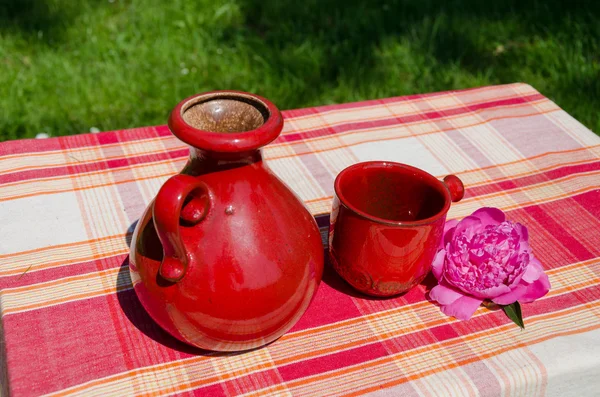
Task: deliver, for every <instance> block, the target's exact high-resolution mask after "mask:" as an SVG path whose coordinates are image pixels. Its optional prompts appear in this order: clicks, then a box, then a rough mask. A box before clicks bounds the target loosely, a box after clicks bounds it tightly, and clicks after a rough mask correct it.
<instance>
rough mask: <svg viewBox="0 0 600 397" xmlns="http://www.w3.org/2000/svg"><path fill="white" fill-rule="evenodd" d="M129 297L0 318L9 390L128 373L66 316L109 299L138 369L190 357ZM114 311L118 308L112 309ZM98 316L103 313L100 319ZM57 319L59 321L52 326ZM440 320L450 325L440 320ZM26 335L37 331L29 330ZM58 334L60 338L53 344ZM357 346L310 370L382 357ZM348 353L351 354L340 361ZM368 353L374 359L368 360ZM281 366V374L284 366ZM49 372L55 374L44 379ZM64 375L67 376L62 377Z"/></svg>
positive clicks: (394, 342)
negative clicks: (46, 340)
mask: <svg viewBox="0 0 600 397" xmlns="http://www.w3.org/2000/svg"><path fill="white" fill-rule="evenodd" d="M322 287H326V286H322ZM321 289H326V288H321ZM321 289H320V290H321ZM133 294H134V292H133V291H131V290H129V291H124V292H121V293H120V294H119V295H117V296H115V295H111V296H109V297H108V298H107V299H108V300H107V299H102V298H93V299H88V300H84V301H78V302H71V303H67V304H64V305H59V306H52V307H48V308H45V309H43V310H38V311H33V312H27V313H17V314H14V315H11V316H6V317H4V319H3V320H4V325H5V331H6V335H9V337H10V338H11V339H10V340H8V341H7V344H8V345H10V346H13V348H12V350H9V351H8V357H9V368H10V369H11V370H12V371H15V372H14V373H11V379H13V383H12V385H14V387H15V390H12V391H13V392H14V393H16V392H17V391H21V390H19V389H18V387H20V385H22V384H27V385H30V384H36V385H39V387H40V389H39V390H37V389H36V391H39V394H41V393H46V392H50V391H52V390H56V389H58V388H66V387H69V386H73V385H75V384H80V383H82V382H86V381H88V380H91V379H95V378H100V377H103V376H109V375H111V374H116V373H120V372H123V371H125V369H123V368H124V367H125V365H124V363H122V361H119V362H120V363H121V364H118V363H115V362H114V357H112V356H113V355H112V354H111V352H113V351H118V350H114V349H115V347H116V346H113V347H112V348H111V346H110V345H111V344H114V343H118V336H117V335H118V332H117V331H116V330H114V329H113V331H110V332H108V331H109V330H110V329H111V327H110V326H109V325H108V323H107V324H102V323H100V324H99V323H97V322H96V323H94V324H89V323H86V322H85V320H84V319H85V317H81V316H74V315H70V314H73V313H75V312H81V311H83V312H90V313H99V314H100V316H97V318H100V320H101V321H102V319H104V321H105V322H106V321H108V317H111V316H110V314H109V312H110V306H111V304H108V303H107V301H109V300H113V301H114V300H117V299H118V301H119V305H120V306H121V307H122V308H124V311H116V312H115V313H114V314H115V315H117V316H119V317H120V321H119V322H118V323H119V324H122V327H123V328H122V329H120V330H119V331H120V332H121V333H122V334H123V335H126V336H127V335H128V336H127V337H128V338H133V336H135V337H136V339H135V343H130V344H129V345H128V347H129V348H132V349H136V352H137V353H136V356H137V358H138V360H137V362H136V366H137V367H144V366H148V365H154V364H157V363H161V362H170V361H173V360H178V359H181V358H186V357H191V356H192V354H193V353H194V352H195V351H194V350H193V349H190V348H188V347H187V346H185V345H183V344H181V343H180V342H177V341H176V340H175V339H174V338H172V337H170V336H168V335H166V334H165V333H164V331H162V330H161V329H160V328H159V327H158V326H157V325H156V324H155V323H154V322H153V321H152V320H151V319H150V318H149V316H148V315H147V314H146V313H145V311H144V310H143V309H142V308H141V306H140V305H139V302H138V301H137V300H136V299H135V295H133ZM336 294H337V295H338V296H341V295H342V293H341V292H337V293H334V294H332V295H331V296H330V298H331V299H335V297H336V296H335V295H336ZM422 299H423V298H422ZM598 299H600V286H599V285H594V286H591V287H588V288H583V289H582V290H579V291H575V292H570V293H566V294H563V295H559V296H553V297H550V298H547V299H544V300H541V301H538V302H536V303H535V304H533V305H523V311H524V313H525V320H527V316H531V315H535V314H541V313H549V312H555V311H558V310H562V309H566V308H569V307H572V306H575V305H579V304H581V303H589V302H593V301H596V300H598ZM329 302H330V301H329V300H321V301H318V300H315V302H313V304H312V305H311V307H310V309H309V310H310V311H312V312H314V311H323V309H324V308H326V309H327V311H328V312H330V308H329ZM114 307H116V305H115V306H114ZM103 312H104V315H102V313H103ZM309 315H311V314H310V313H309V312H307V314H306V315H305V316H309ZM125 317H127V319H128V320H129V321H127V319H126V318H125ZM358 317H360V315H358ZM57 319H58V320H59V321H57ZM323 320H325V318H323ZM70 321H72V324H71V323H69V324H66V323H68V322H70ZM441 321H447V320H446V319H442V320H441ZM330 322H331V320H330ZM507 323H509V320H507V319H506V317H505V316H504V315H503V314H502V313H500V312H495V313H488V314H486V315H484V316H478V317H475V318H473V319H472V320H471V321H469V323H468V324H467V323H462V322H455V323H453V324H452V326H453V328H454V330H455V331H456V332H457V333H458V334H459V335H463V336H464V335H468V334H472V333H474V332H477V331H486V330H489V329H493V328H494V327H496V326H498V325H499V324H507ZM465 324H467V325H465ZM323 325H325V324H323ZM414 325H418V324H414ZM440 325H445V324H440ZM98 328H102V329H103V332H96V330H97V329H98ZM25 330H27V332H24V331H25ZM31 330H33V331H34V332H31ZM140 331H141V332H140ZM40 335H48V337H50V336H51V337H53V338H54V340H55V341H56V343H55V344H54V345H53V349H54V350H56V351H61V352H62V353H61V354H58V355H57V354H55V353H54V352H47V351H44V350H43V348H47V346H46V345H44V346H40V349H41V350H39V351H36V352H35V357H36V359H37V360H40V362H47V363H48V364H50V365H48V366H47V367H46V372H45V373H42V372H40V371H35V370H34V367H35V366H36V365H37V364H36V362H38V361H35V360H32V359H31V357H30V356H29V355H28V354H26V352H25V350H27V349H29V350H30V346H34V345H36V343H35V340H36V338H38V337H40ZM438 335H439V334H438ZM57 336H59V339H57ZM14 338H19V340H18V341H17V340H14ZM436 339H437V337H436V336H434V334H433V333H432V332H431V331H430V330H429V329H426V328H423V329H421V330H418V331H416V332H413V333H410V334H407V333H404V332H403V334H402V335H399V336H397V337H393V338H391V339H389V340H387V341H384V342H381V343H383V344H384V346H385V347H386V349H387V350H388V352H390V353H395V352H400V351H404V350H407V349H411V348H415V347H419V346H424V345H429V344H432V343H435V342H436ZM74 340H75V341H74ZM156 340H159V341H160V343H156V342H155V341H156ZM355 342H356V341H355ZM358 342H359V343H363V344H368V345H369V346H368V347H367V346H363V347H360V349H365V350H357V349H359V348H358V347H353V348H351V349H348V350H346V351H342V352H336V353H335V354H336V356H335V357H337V359H336V360H333V361H330V360H328V359H327V358H323V357H321V358H314V359H311V360H315V361H314V362H313V365H312V367H311V368H314V369H315V372H314V373H318V372H322V370H325V368H326V367H327V366H331V369H334V366H336V365H337V364H336V362H339V363H341V365H339V367H340V368H341V367H345V366H348V365H351V364H352V362H353V361H352V360H357V359H358V358H359V357H360V356H361V355H362V356H363V357H370V358H367V360H372V359H375V358H377V357H378V356H380V354H381V351H380V350H376V349H378V348H376V347H373V346H376V345H377V344H378V343H380V342H378V341H377V340H372V341H370V340H364V341H358ZM82 343H83V344H85V346H83V345H82V346H79V345H80V344H82ZM90 346H91V347H90ZM169 348H171V349H175V350H173V351H172V353H173V354H175V356H174V357H175V358H172V357H169V350H170V349H169ZM80 349H85V350H84V351H86V355H81V354H78V353H79V352H80V351H82V350H80ZM186 349H187V350H186ZM163 350H164V352H163ZM196 352H197V351H196ZM359 353H360V354H359ZM345 354H347V355H348V356H347V357H345V356H344V355H345ZM365 355H366V356H365ZM369 355H373V356H372V357H371V356H369ZM50 357H53V358H54V359H53V360H51V361H47V360H49V359H50ZM274 359H275V364H278V362H277V361H278V360H277V359H276V358H275V357H274ZM45 360H46V361H45ZM319 360H320V361H319ZM334 361H335V362H334ZM362 361H365V360H362ZM359 362H360V361H359ZM280 364H281V363H280ZM32 366H33V367H32ZM65 368H78V369H80V370H81V371H83V372H82V373H80V374H78V375H73V373H72V372H69V371H64V369H65ZM281 368H283V366H282V367H281ZM318 368H320V369H318ZM309 370H310V368H308V367H307V366H306V362H296V363H291V364H287V365H286V366H285V370H284V373H285V375H283V376H284V378H285V379H286V380H289V379H294V378H298V377H301V376H306V374H307V373H308V371H309ZM48 371H54V372H53V373H51V374H48ZM86 371H89V372H86ZM65 372H69V373H67V374H65ZM22 373H28V374H29V373H31V375H30V376H29V377H28V378H27V381H26V382H25V381H23V380H22V381H21V382H19V374H22ZM82 375H83V376H82ZM13 377H14V378H13ZM30 382H31V383H30Z"/></svg>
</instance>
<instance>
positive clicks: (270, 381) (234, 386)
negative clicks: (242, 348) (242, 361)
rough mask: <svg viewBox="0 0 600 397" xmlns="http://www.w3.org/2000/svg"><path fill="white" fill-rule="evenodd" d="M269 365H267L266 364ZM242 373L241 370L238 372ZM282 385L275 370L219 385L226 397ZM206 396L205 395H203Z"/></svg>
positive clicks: (281, 380) (256, 373)
mask: <svg viewBox="0 0 600 397" xmlns="http://www.w3.org/2000/svg"><path fill="white" fill-rule="evenodd" d="M267 365H269V364H267ZM240 372H242V373H243V370H242V371H240ZM281 383H283V379H282V378H281V375H280V374H279V372H278V371H277V369H276V368H271V369H267V370H265V371H260V372H255V373H251V374H248V375H243V376H239V377H238V378H234V379H229V380H226V381H225V382H222V383H221V387H222V389H223V390H224V392H225V395H227V396H237V395H239V394H241V393H251V392H253V391H255V390H260V389H262V388H265V387H269V386H275V385H279V384H281ZM203 395H204V396H206V395H207V394H203Z"/></svg>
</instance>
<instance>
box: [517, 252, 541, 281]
mask: <svg viewBox="0 0 600 397" xmlns="http://www.w3.org/2000/svg"><path fill="white" fill-rule="evenodd" d="M542 273H544V269H543V268H542V264H541V263H540V261H538V260H537V259H536V258H534V257H531V260H530V261H529V265H527V269H525V272H524V273H523V277H521V280H523V281H525V282H527V283H529V284H531V283H533V282H534V281H536V280H537V279H538V278H540V275H541V274H542Z"/></svg>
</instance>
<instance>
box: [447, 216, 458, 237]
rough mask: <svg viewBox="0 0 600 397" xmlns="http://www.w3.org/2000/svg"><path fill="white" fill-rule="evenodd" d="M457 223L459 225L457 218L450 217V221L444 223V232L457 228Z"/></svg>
mask: <svg viewBox="0 0 600 397" xmlns="http://www.w3.org/2000/svg"><path fill="white" fill-rule="evenodd" d="M456 225H458V221H457V220H456V219H450V220H449V221H446V223H445V224H444V234H446V232H447V231H448V230H450V229H453V228H455V227H456Z"/></svg>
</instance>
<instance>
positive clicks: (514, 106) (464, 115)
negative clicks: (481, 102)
mask: <svg viewBox="0 0 600 397" xmlns="http://www.w3.org/2000/svg"><path fill="white" fill-rule="evenodd" d="M544 102H550V103H552V102H551V101H550V100H549V99H548V98H545V97H542V98H541V99H539V100H533V101H530V102H523V103H516V104H512V105H503V106H498V107H492V108H483V109H476V110H470V111H468V112H466V113H459V114H454V115H450V116H443V117H437V118H431V119H421V120H417V121H412V122H402V123H400V122H399V123H397V124H389V125H384V126H377V127H371V128H356V129H352V130H349V131H346V132H338V133H335V134H332V135H325V136H318V137H314V138H305V139H302V140H301V141H300V142H305V143H306V142H318V141H322V140H327V139H331V138H332V137H334V136H337V137H343V136H348V135H353V134H357V133H365V132H372V131H379V130H385V129H390V128H393V127H412V126H418V125H422V124H427V123H432V122H435V121H436V120H446V121H451V120H456V119H461V118H467V117H473V116H474V115H479V114H480V113H485V112H493V111H498V110H506V109H518V108H524V107H531V106H532V105H539V104H541V103H544ZM555 111H563V110H562V109H561V108H560V107H558V106H556V107H555V108H553V109H548V110H545V111H541V110H536V111H535V112H533V113H528V114H526V115H517V116H502V117H498V118H495V117H489V118H486V119H485V120H483V121H481V122H478V123H476V124H472V125H464V126H460V127H452V128H447V129H441V128H439V127H438V126H436V127H437V128H436V130H435V131H433V132H422V133H417V134H415V133H411V135H410V136H411V137H416V136H424V135H430V134H433V133H439V132H442V131H448V130H455V129H458V128H468V127H473V126H477V125H481V124H485V123H488V122H490V121H493V120H497V119H504V118H520V117H529V116H537V115H540V114H545V113H549V112H555ZM398 117H399V116H396V117H388V119H389V120H392V119H395V118H398ZM366 121H368V120H365V121H364V122H366ZM362 122H363V121H362V120H361V121H357V122H355V123H348V124H356V123H362ZM327 127H328V126H327V125H323V126H321V127H317V128H313V129H312V130H320V129H323V128H327ZM312 130H310V131H312ZM396 138H402V137H396ZM294 143H295V142H293V141H292V142H281V143H279V142H277V143H273V144H271V145H270V146H271V147H279V146H293V145H294Z"/></svg>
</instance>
